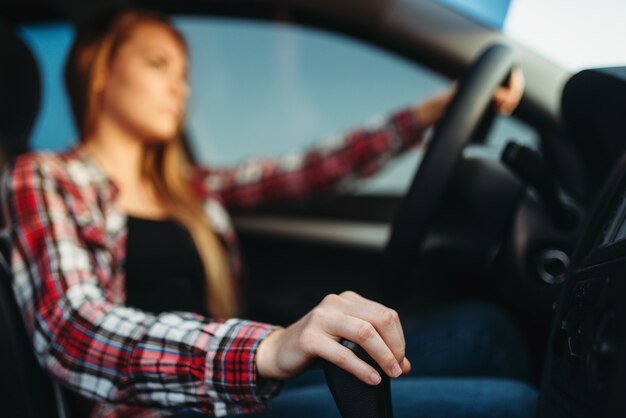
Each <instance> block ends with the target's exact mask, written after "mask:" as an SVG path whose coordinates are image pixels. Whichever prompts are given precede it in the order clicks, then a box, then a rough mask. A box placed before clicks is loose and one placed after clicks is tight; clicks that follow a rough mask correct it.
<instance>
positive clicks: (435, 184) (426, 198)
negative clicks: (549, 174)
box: [383, 44, 516, 291]
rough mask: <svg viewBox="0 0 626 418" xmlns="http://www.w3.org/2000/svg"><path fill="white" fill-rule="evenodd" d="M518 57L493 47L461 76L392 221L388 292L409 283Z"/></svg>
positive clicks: (385, 277) (386, 272)
mask: <svg viewBox="0 0 626 418" xmlns="http://www.w3.org/2000/svg"><path fill="white" fill-rule="evenodd" d="M515 60H516V56H515V52H514V50H513V49H512V48H511V47H509V46H506V45H502V44H496V45H492V46H490V47H488V48H487V49H486V50H485V51H484V52H483V53H482V54H481V55H480V56H479V57H478V59H476V60H475V61H474V63H473V64H472V65H471V66H470V68H469V69H468V70H467V71H466V72H465V73H464V75H463V76H462V78H461V79H460V80H459V83H458V87H457V92H456V94H455V95H454V97H453V98H452V100H451V102H450V104H449V105H448V107H447V109H446V111H445V113H444V115H443V117H442V118H441V120H440V121H439V123H438V124H437V127H436V129H435V132H434V134H433V137H432V139H431V141H430V144H429V146H428V148H427V149H426V151H425V153H424V156H423V158H422V161H421V163H420V165H419V167H418V169H417V171H416V174H415V176H414V177H413V181H412V183H411V186H410V187H409V190H408V192H407V193H406V195H405V197H404V199H403V201H402V203H401V205H400V208H399V210H398V212H397V214H396V218H395V220H394V222H393V224H392V227H391V234H390V237H389V241H388V242H387V247H386V250H385V264H384V265H383V283H384V284H385V286H386V289H387V291H391V289H394V291H398V289H402V284H403V282H405V281H406V280H408V278H409V276H410V273H411V269H412V268H413V267H414V266H415V259H416V257H417V254H418V253H419V251H420V248H421V247H422V244H423V242H424V240H425V238H426V235H427V232H428V229H429V227H430V224H431V222H432V220H433V218H434V216H435V214H436V212H437V209H438V208H439V206H440V204H441V201H442V200H443V197H444V194H445V192H446V190H447V188H448V185H449V184H450V181H451V179H452V176H453V173H454V171H455V168H456V166H457V164H458V162H459V161H460V159H461V157H462V153H463V149H464V148H465V146H466V145H467V144H468V143H469V141H470V140H471V138H472V135H473V134H474V132H475V131H476V129H477V127H478V126H479V124H480V122H481V120H482V118H483V116H484V114H485V113H486V112H487V110H488V108H489V104H490V103H491V100H492V96H493V93H494V92H495V90H496V89H497V87H498V86H500V85H501V84H502V83H503V82H504V81H505V80H506V79H507V78H508V75H509V74H510V71H511V69H512V68H513V65H514V64H515Z"/></svg>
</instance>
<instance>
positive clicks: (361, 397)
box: [324, 340, 393, 418]
mask: <svg viewBox="0 0 626 418" xmlns="http://www.w3.org/2000/svg"><path fill="white" fill-rule="evenodd" d="M341 344H343V345H344V346H346V347H348V348H349V349H350V350H352V351H353V352H354V353H355V354H356V355H357V357H359V358H360V359H362V360H364V361H365V362H367V363H369V364H370V365H371V366H372V367H374V368H375V369H376V370H377V371H378V373H379V374H380V376H381V377H382V380H381V382H380V383H379V384H378V385H376V386H371V385H368V384H366V383H363V382H361V381H360V380H359V379H357V378H356V377H355V376H353V375H352V374H350V373H348V372H347V371H345V370H343V369H341V368H339V367H337V366H335V365H334V364H332V363H330V362H325V364H324V375H325V376H326V382H327V383H328V387H329V388H330V391H331V393H332V395H333V398H334V399H335V403H336V404H337V407H338V408H339V412H340V413H341V416H342V417H343V418H393V412H392V409H391V390H390V385H389V377H388V376H387V375H386V374H385V373H384V372H383V371H382V369H381V368H380V366H378V364H377V363H376V362H375V361H374V359H372V357H370V355H369V354H367V352H366V351H365V350H364V349H363V348H361V347H360V346H358V345H357V344H355V343H353V342H351V341H348V340H341Z"/></svg>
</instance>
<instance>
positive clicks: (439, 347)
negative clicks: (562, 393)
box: [403, 302, 530, 381]
mask: <svg viewBox="0 0 626 418" xmlns="http://www.w3.org/2000/svg"><path fill="white" fill-rule="evenodd" d="M403 328H404V332H405V337H406V343H407V347H406V356H407V358H408V359H409V360H410V361H411V366H412V369H411V373H410V376H491V377H505V378H511V379H517V380H525V381H528V380H529V378H530V366H529V358H528V351H527V346H526V343H525V342H524V339H523V338H522V337H521V335H520V334H519V331H518V330H517V328H516V327H515V325H514V323H513V322H512V321H511V319H509V317H508V316H507V315H506V314H505V313H504V312H503V311H502V310H500V309H498V308H496V307H494V306H491V305H488V304H485V303H481V302H468V303H464V304H460V305H454V306H450V307H446V308H441V309H438V310H436V311H433V312H432V313H430V314H428V315H425V316H419V317H415V318H404V319H403Z"/></svg>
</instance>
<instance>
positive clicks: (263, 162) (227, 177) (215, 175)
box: [194, 108, 423, 208]
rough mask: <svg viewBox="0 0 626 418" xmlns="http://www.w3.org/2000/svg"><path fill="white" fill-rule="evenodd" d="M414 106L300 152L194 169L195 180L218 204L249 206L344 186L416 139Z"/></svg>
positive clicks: (415, 143) (416, 143)
mask: <svg viewBox="0 0 626 418" xmlns="http://www.w3.org/2000/svg"><path fill="white" fill-rule="evenodd" d="M417 117H418V112H416V110H415V109H414V108H408V109H404V110H401V111H399V112H397V113H395V114H393V115H392V116H391V117H389V118H388V119H387V120H385V121H384V122H383V123H379V124H376V125H372V126H368V127H362V128H359V129H355V130H352V131H350V132H349V133H347V134H346V135H343V136H342V137H339V138H333V139H330V140H327V141H324V142H322V143H321V144H319V145H317V146H315V147H313V148H311V149H308V150H306V151H304V152H300V153H293V154H289V155H287V156H285V157H283V158H267V159H253V160H249V161H246V162H244V163H242V164H239V165H237V166H235V167H230V168H222V169H220V168H218V169H213V168H198V169H197V170H196V171H195V173H194V179H195V180H196V184H198V183H200V184H202V185H204V186H205V187H206V188H207V189H209V190H211V191H213V192H217V193H218V194H219V195H220V197H221V199H222V201H223V203H224V205H225V206H227V207H229V208H234V207H254V206H259V205H265V204H276V203H284V202H292V201H297V200H302V199H306V198H308V197H310V196H312V195H313V194H319V193H326V192H333V191H336V190H345V189H348V188H350V187H351V186H352V184H353V183H354V181H355V180H356V179H361V178H365V177H368V176H370V175H372V174H374V173H376V172H377V171H378V170H380V168H381V167H383V166H384V165H385V163H387V161H389V160H390V159H391V158H393V157H395V156H397V155H398V154H401V153H402V152H404V151H406V150H407V149H410V148H411V147H414V146H419V145H420V144H421V139H422V133H423V126H422V125H421V124H420V122H419V121H418V118H417Z"/></svg>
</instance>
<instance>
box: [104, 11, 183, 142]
mask: <svg viewBox="0 0 626 418" xmlns="http://www.w3.org/2000/svg"><path fill="white" fill-rule="evenodd" d="M101 93H102V112H101V116H102V118H103V119H105V118H106V119H107V120H108V121H109V122H112V123H115V124H117V125H118V126H120V127H121V128H122V129H123V130H126V131H127V132H129V133H130V134H131V135H133V136H135V137H136V138H138V139H141V140H143V141H167V140H171V139H173V138H175V136H176V134H177V132H178V128H179V126H180V123H181V120H182V116H183V112H184V109H185V103H186V98H187V95H188V94H189V86H188V84H187V56H186V52H185V50H184V48H183V46H182V45H181V44H180V42H179V41H178V40H177V38H176V37H175V36H174V35H173V34H172V33H171V32H170V31H169V30H168V29H167V27H165V26H164V25H163V24H161V23H158V22H146V23H141V24H139V25H138V26H137V27H136V28H134V30H133V31H132V33H131V35H130V37H129V38H128V39H127V40H126V41H124V42H123V43H122V44H121V45H120V47H119V48H118V50H117V52H116V54H115V56H114V57H113V60H112V62H111V64H110V66H109V68H108V71H107V72H106V74H105V77H104V79H103V83H102V90H101Z"/></svg>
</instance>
